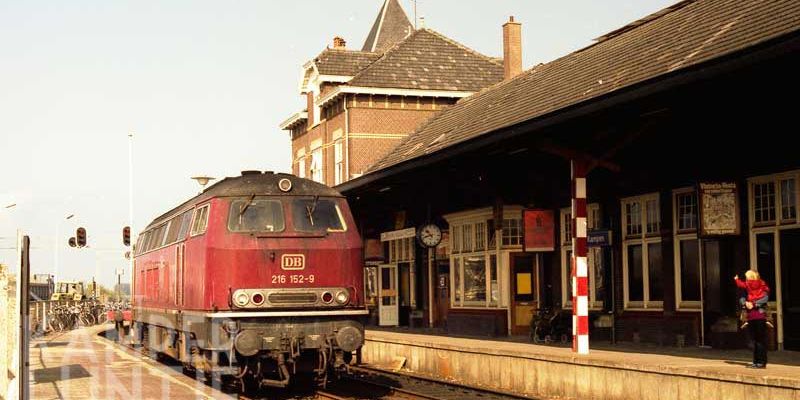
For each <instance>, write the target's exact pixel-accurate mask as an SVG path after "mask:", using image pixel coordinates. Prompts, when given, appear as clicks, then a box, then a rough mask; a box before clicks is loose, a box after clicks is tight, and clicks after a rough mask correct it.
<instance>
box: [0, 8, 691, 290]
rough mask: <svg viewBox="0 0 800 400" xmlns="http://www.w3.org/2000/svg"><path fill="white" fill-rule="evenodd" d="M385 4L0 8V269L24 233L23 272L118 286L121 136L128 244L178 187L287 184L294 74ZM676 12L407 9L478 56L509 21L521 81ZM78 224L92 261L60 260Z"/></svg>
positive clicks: (365, 24) (497, 46)
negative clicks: (519, 28) (237, 180)
mask: <svg viewBox="0 0 800 400" xmlns="http://www.w3.org/2000/svg"><path fill="white" fill-rule="evenodd" d="M382 2H383V1H382V0H338V1H333V0H314V1H312V0H302V1H301V0H295V1H273V0H239V1H207V0H172V1H151V0H136V1H114V0H70V1H61V0H53V1H42V0H38V1H12V0H0V263H4V264H11V265H13V264H14V263H15V260H14V259H15V251H14V250H13V247H14V246H15V240H16V230H17V229H21V230H22V231H24V232H25V233H26V234H28V235H30V236H31V239H32V243H33V247H34V250H33V252H32V259H31V263H32V270H33V272H34V273H54V272H56V270H57V271H58V276H59V279H80V280H90V279H91V278H92V277H93V276H95V277H97V280H98V281H100V282H101V283H104V284H107V285H110V284H111V283H112V282H114V281H115V279H116V278H115V275H114V270H115V268H118V267H123V266H125V265H126V264H125V263H126V262H125V259H124V258H123V253H124V252H125V250H126V249H125V248H124V247H123V246H122V243H121V230H122V227H123V226H125V225H127V224H128V223H127V220H128V133H130V132H133V133H134V139H133V154H134V158H133V164H134V196H133V198H134V229H133V230H134V234H135V233H138V232H139V230H140V229H142V228H143V227H144V226H145V225H147V223H149V221H150V220H151V219H152V218H154V217H156V216H158V215H160V214H161V213H163V212H164V211H167V210H168V209H170V208H172V207H174V206H176V205H177V204H178V203H181V202H183V201H184V200H186V199H188V198H189V197H191V196H193V195H194V194H196V193H197V192H198V190H199V186H198V185H197V183H195V182H194V181H192V180H190V179H189V178H190V177H191V176H195V175H199V174H205V175H210V176H214V177H217V178H222V177H225V176H233V175H237V174H238V172H239V171H241V170H244V169H259V170H273V171H290V147H289V139H288V135H287V134H286V133H285V132H282V131H280V130H279V129H278V124H279V123H280V122H281V121H283V120H284V119H285V118H286V117H288V116H289V115H290V114H292V113H294V112H296V111H299V110H300V109H302V108H303V104H304V103H303V100H302V99H301V97H300V95H299V93H298V83H299V78H300V68H301V66H302V64H303V63H305V62H306V61H308V60H310V59H311V58H313V57H314V56H316V55H317V54H318V53H319V52H320V51H322V50H323V49H324V48H325V46H328V45H330V44H331V41H332V38H333V37H334V36H336V35H339V36H342V37H344V38H345V39H346V40H347V42H348V47H349V48H356V49H360V48H361V45H362V44H363V42H364V39H365V37H366V35H367V33H368V31H369V29H370V27H371V25H372V22H373V20H374V19H375V16H376V15H377V13H378V10H379V8H380V6H381V4H382ZM675 2H676V1H675V0H614V1H611V0H609V1H596V0H571V1H532V0H491V1H485V0H419V1H418V2H417V13H418V15H420V16H424V17H425V26H426V27H428V28H431V29H434V30H436V31H439V32H441V33H443V34H445V35H447V36H449V37H450V38H452V39H454V40H456V41H458V42H460V43H462V44H465V45H467V46H469V47H471V48H473V49H475V50H477V51H480V52H482V53H484V54H487V55H490V56H501V55H502V35H501V25H502V24H503V23H504V22H505V21H507V19H508V16H509V15H514V16H515V18H516V20H517V21H519V22H522V24H523V56H524V66H525V68H529V67H532V66H533V65H535V64H538V63H540V62H548V61H551V60H553V59H556V58H558V57H560V56H563V55H565V54H567V53H569V52H571V51H574V50H576V49H579V48H581V47H584V46H586V45H588V44H590V43H591V40H592V39H593V38H596V37H598V36H600V35H602V34H604V33H606V32H609V31H611V30H614V29H616V28H618V27H620V26H622V25H624V24H626V23H628V22H631V21H633V20H635V19H638V18H640V17H642V16H645V15H647V14H650V13H652V12H655V11H657V10H659V9H661V8H664V7H666V6H668V5H670V4H673V3H675ZM401 3H402V5H403V7H404V8H405V10H406V12H407V13H408V15H409V18H412V19H413V5H412V4H413V3H412V1H411V0H402V1H401ZM12 203H16V204H17V205H16V206H15V207H13V208H9V209H6V208H4V207H5V206H6V205H9V204H12ZM68 215H74V217H72V218H70V219H69V220H67V219H65V218H66V217H67V216H68ZM78 226H83V227H85V228H86V230H87V231H88V236H89V244H90V248H87V249H81V250H75V249H71V248H69V247H68V246H67V239H68V238H69V237H70V236H72V235H74V230H75V228H76V227H78ZM126 274H127V272H126ZM128 279H129V277H128V276H127V275H126V276H123V281H127V280H128Z"/></svg>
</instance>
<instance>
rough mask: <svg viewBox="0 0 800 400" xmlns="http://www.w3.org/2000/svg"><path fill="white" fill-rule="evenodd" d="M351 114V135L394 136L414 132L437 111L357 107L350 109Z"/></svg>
mask: <svg viewBox="0 0 800 400" xmlns="http://www.w3.org/2000/svg"><path fill="white" fill-rule="evenodd" d="M373 104H374V103H373ZM381 104H383V103H381ZM349 113H350V132H351V133H389V134H394V133H412V132H414V131H415V130H416V129H417V127H419V125H420V124H422V123H423V122H425V121H427V120H428V119H429V118H430V117H432V116H433V115H434V114H435V113H436V110H433V109H428V110H417V109H411V110H408V109H405V110H403V109H391V108H390V109H386V108H375V107H373V108H361V107H357V108H352V109H350V111H349Z"/></svg>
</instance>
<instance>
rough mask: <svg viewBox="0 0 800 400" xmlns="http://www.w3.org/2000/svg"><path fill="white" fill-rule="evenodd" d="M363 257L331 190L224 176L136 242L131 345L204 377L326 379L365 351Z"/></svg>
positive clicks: (263, 176)
mask: <svg viewBox="0 0 800 400" xmlns="http://www.w3.org/2000/svg"><path fill="white" fill-rule="evenodd" d="M361 250H362V242H361V238H360V236H359V234H358V231H357V229H356V226H355V222H354V220H353V217H352V215H351V213H350V210H349V208H348V206H347V201H346V199H345V198H344V197H343V196H342V195H341V194H339V193H338V192H336V191H335V190H333V189H331V188H329V187H327V186H324V185H321V184H318V183H316V182H313V181H310V180H306V179H301V178H298V177H295V176H293V175H288V174H274V173H272V172H265V173H260V172H258V171H245V172H243V173H242V176H240V177H234V178H226V179H224V180H222V181H220V182H218V183H216V184H215V185H213V186H211V187H209V188H207V189H206V190H205V191H203V192H202V193H201V194H199V195H198V196H196V197H194V198H192V199H190V200H188V201H187V202H185V203H183V204H182V205H180V206H178V207H176V208H174V209H173V210H171V211H169V212H167V213H166V214H164V215H162V216H160V217H158V218H156V219H155V220H154V221H153V222H151V223H150V225H148V226H147V228H146V229H145V231H144V232H142V233H141V234H140V235H139V238H138V240H137V243H136V247H135V249H134V281H133V287H134V290H133V293H134V297H133V329H132V332H133V337H132V340H133V342H134V343H141V344H143V345H144V346H146V347H148V348H149V349H151V350H152V351H155V352H157V353H160V354H165V355H167V356H170V357H172V358H174V359H176V360H179V361H181V362H182V363H183V364H184V366H185V367H187V368H189V369H195V370H198V371H202V372H204V373H205V374H206V377H213V376H219V377H221V378H226V377H228V378H230V377H233V378H238V379H240V380H241V382H242V383H243V384H245V385H248V384H249V385H256V386H286V385H288V384H289V382H290V380H291V378H292V376H293V375H294V374H296V373H303V372H307V373H311V374H316V375H315V376H316V377H317V378H318V379H321V380H322V382H324V380H325V379H326V374H327V372H328V371H329V370H331V369H335V368H342V367H344V366H345V365H346V364H347V363H349V361H350V359H351V357H352V355H353V352H355V351H357V350H358V349H359V348H360V347H361V345H362V344H363V342H364V324H363V319H364V316H365V315H366V314H367V310H366V307H365V304H364V292H363V270H362V263H361V258H362V253H361Z"/></svg>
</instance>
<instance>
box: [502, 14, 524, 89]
mask: <svg viewBox="0 0 800 400" xmlns="http://www.w3.org/2000/svg"><path fill="white" fill-rule="evenodd" d="M503 67H504V69H505V75H504V79H511V78H513V77H515V76H517V75H519V74H520V73H521V72H522V24H520V23H519V22H514V16H513V15H512V16H511V17H509V18H508V22H506V23H505V24H503Z"/></svg>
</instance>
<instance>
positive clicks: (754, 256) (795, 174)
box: [747, 169, 800, 335]
mask: <svg viewBox="0 0 800 400" xmlns="http://www.w3.org/2000/svg"><path fill="white" fill-rule="evenodd" d="M788 178H794V180H795V185H794V186H795V187H794V190H795V202H797V201H798V200H800V187H798V186H800V185H798V184H800V169H798V170H789V171H784V172H778V173H774V174H768V175H759V176H755V177H751V178H748V179H747V203H748V204H747V215H748V221H749V231H750V232H749V247H750V265H751V267H752V268H754V269H755V270H756V271H758V270H759V268H760V266H759V265H758V249H757V246H758V243H757V242H758V241H757V237H758V235H760V234H773V235H774V243H773V245H774V246H775V247H774V251H775V254H776V255H778V256H777V258H776V259H775V265H770V266H768V268H773V269H774V273H775V276H776V278H777V277H779V276H780V275H781V269H780V258H779V257H780V256H779V255H780V232H781V231H782V230H785V229H798V228H800V219H797V220H796V221H795V222H794V223H790V222H789V221H787V222H786V223H780V222H781V221H782V219H781V217H782V215H781V213H782V209H781V203H776V204H775V219H776V220H775V222H774V223H756V222H755V210H754V207H755V201H754V200H755V199H754V195H755V194H754V184H759V183H766V182H769V181H772V182H775V183H776V184H777V186H776V196H775V197H776V199H775V200H776V202H780V201H782V199H780V197H781V195H780V192H779V190H780V181H781V180H783V179H788ZM795 210H796V211H795V212H797V203H795ZM773 284H774V285H775V286H776V287H777V286H778V284H777V283H774V282H773ZM778 302H779V300H778V296H770V301H769V308H770V310H772V311H770V314H778V315H780V310H781V307H779V304H778ZM779 328H780V329H783V328H782V327H779ZM780 332H781V331H780V330H779V335H780V334H781V333H780Z"/></svg>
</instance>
